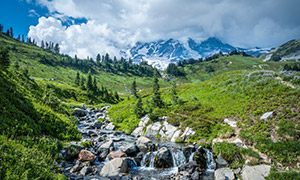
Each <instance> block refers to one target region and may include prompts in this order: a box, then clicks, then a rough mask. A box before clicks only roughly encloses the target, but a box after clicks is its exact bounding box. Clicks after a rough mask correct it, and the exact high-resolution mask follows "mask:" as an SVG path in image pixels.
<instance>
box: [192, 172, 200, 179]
mask: <svg viewBox="0 0 300 180" xmlns="http://www.w3.org/2000/svg"><path fill="white" fill-rule="evenodd" d="M191 179H192V180H198V179H200V173H199V172H198V171H195V172H194V173H193V174H192V175H191Z"/></svg>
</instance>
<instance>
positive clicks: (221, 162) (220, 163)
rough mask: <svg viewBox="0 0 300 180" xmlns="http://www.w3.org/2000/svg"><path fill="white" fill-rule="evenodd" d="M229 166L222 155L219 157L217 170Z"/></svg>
mask: <svg viewBox="0 0 300 180" xmlns="http://www.w3.org/2000/svg"><path fill="white" fill-rule="evenodd" d="M227 166H228V162H227V161H226V160H225V159H223V158H222V156H221V154H219V156H218V160H217V168H224V167H227Z"/></svg>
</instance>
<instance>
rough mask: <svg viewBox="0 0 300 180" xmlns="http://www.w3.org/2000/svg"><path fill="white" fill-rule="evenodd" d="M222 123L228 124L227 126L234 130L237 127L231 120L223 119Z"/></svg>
mask: <svg viewBox="0 0 300 180" xmlns="http://www.w3.org/2000/svg"><path fill="white" fill-rule="evenodd" d="M224 123H226V124H228V125H229V126H231V127H233V128H236V127H237V125H236V121H232V120H229V119H227V118H225V119H224Z"/></svg>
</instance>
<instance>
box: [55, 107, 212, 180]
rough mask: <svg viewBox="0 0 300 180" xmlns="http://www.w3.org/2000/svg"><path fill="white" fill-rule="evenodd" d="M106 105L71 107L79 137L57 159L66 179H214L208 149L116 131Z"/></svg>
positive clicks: (210, 153)
mask: <svg viewBox="0 0 300 180" xmlns="http://www.w3.org/2000/svg"><path fill="white" fill-rule="evenodd" d="M108 108H109V106H107V107H103V108H101V109H86V110H84V109H79V108H76V109H75V110H74V112H73V115H76V116H77V117H78V120H79V124H78V125H77V128H78V129H79V131H80V132H81V133H82V139H81V141H80V142H71V143H70V146H68V147H65V148H64V149H63V150H62V151H61V153H60V160H59V161H58V162H59V163H58V165H59V166H60V167H61V169H62V171H63V173H64V174H65V175H66V176H67V177H68V178H69V179H86V180H89V179H91V180H97V179H122V180H123V179H124V180H125V179H126V180H127V179H128V180H130V179H134V180H142V179H143V180H148V179H149V180H150V179H151V180H154V179H186V180H189V179H192V180H196V179H208V180H210V179H211V180H212V179H214V171H215V168H216V164H215V162H214V160H213V154H212V152H211V151H209V150H207V149H205V148H203V147H198V146H197V145H178V144H175V143H172V142H161V141H155V140H153V139H149V138H147V137H144V136H141V135H128V134H126V133H125V132H123V131H115V130H114V128H115V127H114V125H113V123H111V122H110V121H109V117H108V115H107V109H108ZM98 119H104V121H103V122H100V121H98ZM141 122H142V123H141V124H143V121H141ZM160 124H165V123H160ZM167 125H168V124H167ZM154 129H155V128H154ZM160 129H162V128H160ZM171 129H172V128H171ZM152 130H153V129H152ZM150 131H151V129H150ZM173 131H174V132H176V130H175V129H174V128H173ZM137 132H138V130H137V131H136V132H135V133H137ZM164 132H165V134H167V135H168V133H167V130H165V131H164ZM189 133H191V132H186V133H184V134H189ZM169 138H170V140H171V139H172V137H169ZM173 139H174V138H173Z"/></svg>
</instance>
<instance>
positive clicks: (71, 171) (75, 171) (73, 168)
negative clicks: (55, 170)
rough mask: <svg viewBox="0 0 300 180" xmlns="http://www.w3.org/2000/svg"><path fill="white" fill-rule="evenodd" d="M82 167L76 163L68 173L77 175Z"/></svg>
mask: <svg viewBox="0 0 300 180" xmlns="http://www.w3.org/2000/svg"><path fill="white" fill-rule="evenodd" d="M82 167H83V166H82V165H81V164H80V162H79V161H77V162H76V164H75V165H74V166H73V167H72V168H71V170H70V173H77V172H79V171H80V170H81V169H82Z"/></svg>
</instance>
